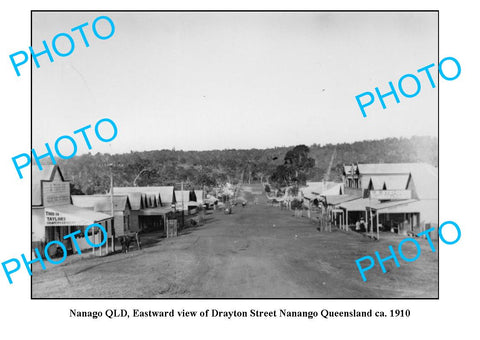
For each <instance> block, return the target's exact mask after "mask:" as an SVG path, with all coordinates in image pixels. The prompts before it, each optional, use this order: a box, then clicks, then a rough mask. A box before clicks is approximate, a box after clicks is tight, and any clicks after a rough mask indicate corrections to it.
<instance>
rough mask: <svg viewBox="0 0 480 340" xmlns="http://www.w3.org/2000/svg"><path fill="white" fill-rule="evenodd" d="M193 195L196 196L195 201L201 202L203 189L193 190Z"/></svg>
mask: <svg viewBox="0 0 480 340" xmlns="http://www.w3.org/2000/svg"><path fill="white" fill-rule="evenodd" d="M195 196H196V197H197V202H198V203H202V204H203V190H195Z"/></svg>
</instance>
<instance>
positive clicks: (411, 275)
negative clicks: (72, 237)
mask: <svg viewBox="0 0 480 340" xmlns="http://www.w3.org/2000/svg"><path fill="white" fill-rule="evenodd" d="M241 195H242V196H243V197H245V198H246V199H247V200H248V201H249V203H248V205H247V207H245V208H242V207H241V206H237V207H235V208H234V210H233V214H232V215H224V214H223V212H221V211H216V212H214V213H212V214H210V215H207V221H206V224H204V225H203V226H199V227H196V228H192V229H188V230H186V231H185V232H184V233H183V234H182V235H180V236H179V237H177V238H170V239H162V240H161V241H160V242H158V243H157V244H155V245H153V246H151V247H148V248H146V249H143V250H139V251H132V252H130V253H128V254H115V255H112V256H107V257H103V258H83V259H82V258H78V259H76V260H70V261H68V262H66V263H65V264H62V265H58V266H49V267H48V269H47V270H46V271H42V270H40V269H39V267H36V268H35V270H34V276H33V297H34V298H35V297H71V298H75V297H94V298H95V297H112V298H122V297H138V298H193V297H194V298H260V297H261V298H269V297H270V298H385V297H392V298H395V297H398V298H400V297H401V298H405V297H437V295H438V290H437V270H438V259H437V254H438V252H437V253H432V252H431V251H430V248H429V246H428V244H427V242H426V241H424V240H419V242H420V243H421V244H422V254H421V256H420V258H419V259H418V260H417V261H415V262H411V263H405V262H403V261H402V260H400V263H401V267H400V268H397V267H395V265H394V264H393V261H388V262H387V263H386V266H387V268H388V272H387V273H386V274H383V273H382V272H381V269H380V267H379V266H378V265H376V266H375V268H374V269H372V270H370V271H368V272H367V273H366V276H367V279H368V281H367V282H363V281H362V279H361V276H360V274H359V272H358V269H357V267H356V264H355V260H356V259H358V258H360V257H363V256H365V255H372V256H374V251H375V250H378V251H379V252H380V253H381V254H384V256H387V255H388V245H392V246H393V247H394V249H397V245H398V243H399V242H400V241H401V240H402V239H403V237H401V236H398V235H389V234H386V235H385V237H383V240H381V241H379V242H378V241H372V240H370V239H368V238H366V237H363V236H361V235H358V234H356V233H353V232H350V233H345V232H342V231H333V232H331V233H330V232H318V231H317V230H316V228H315V226H314V225H313V224H311V223H310V222H309V221H308V220H307V219H306V218H303V219H301V218H298V217H294V216H293V212H291V211H284V210H283V211H282V210H280V209H279V208H274V207H269V206H267V205H266V204H265V202H264V201H265V200H264V199H262V196H261V192H260V191H259V187H258V186H252V187H244V188H243V191H242V193H241ZM255 197H258V198H259V204H258V205H254V204H253V203H252V202H253V199H254V198H255ZM405 250H406V252H405V253H406V254H407V256H409V252H410V251H411V252H412V253H411V254H412V255H410V257H413V256H414V255H413V250H414V247H413V246H412V248H411V249H409V248H408V247H405ZM390 262H391V263H390Z"/></svg>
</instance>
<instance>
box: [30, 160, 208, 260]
mask: <svg viewBox="0 0 480 340" xmlns="http://www.w3.org/2000/svg"><path fill="white" fill-rule="evenodd" d="M43 168H44V169H43V170H42V171H39V170H38V169H37V168H33V169H32V246H33V248H38V249H43V248H44V246H45V244H47V243H48V242H50V241H53V240H59V241H62V242H63V243H64V244H65V246H66V248H67V249H68V250H69V251H71V252H75V247H74V245H73V244H71V242H72V241H71V239H67V240H64V239H63V237H64V236H65V235H68V234H70V233H72V232H74V231H76V230H81V231H82V233H79V234H78V235H77V236H78V237H76V241H77V243H78V245H79V247H80V249H81V250H84V249H87V248H90V247H91V246H89V245H88V243H87V242H86V240H85V239H84V236H83V235H84V233H83V232H84V231H85V228H86V227H88V226H89V225H91V224H93V223H97V224H100V225H102V226H103V227H104V228H105V230H106V231H107V233H108V235H109V241H108V242H107V243H106V245H105V249H104V250H103V251H102V250H101V252H98V253H99V254H102V253H108V251H109V249H110V248H112V249H113V244H114V237H118V236H122V235H127V234H132V233H136V232H140V231H160V232H166V230H167V226H168V225H171V224H174V225H175V228H176V227H177V224H180V225H181V224H183V221H184V218H185V216H188V215H192V214H195V213H196V211H197V209H198V207H199V205H201V204H203V197H204V192H203V190H174V187H173V186H157V187H114V188H113V193H109V194H104V195H71V194H70V181H67V180H65V178H64V177H63V174H62V172H61V170H60V168H59V167H58V165H49V166H44V167H43ZM177 222H179V223H177ZM90 230H91V231H90V233H91V235H90V240H91V241H92V242H94V240H95V239H96V238H98V240H100V237H101V235H99V234H95V233H98V230H97V231H96V230H95V229H94V228H92V229H90ZM94 243H95V242H94ZM98 243H100V242H98ZM52 248H53V247H50V248H49V250H50V249H52ZM55 251H56V249H52V252H55ZM49 255H52V256H53V255H55V254H54V253H52V254H49Z"/></svg>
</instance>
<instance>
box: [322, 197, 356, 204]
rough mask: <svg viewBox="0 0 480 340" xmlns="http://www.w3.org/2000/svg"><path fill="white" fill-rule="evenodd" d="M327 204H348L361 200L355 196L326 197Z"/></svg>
mask: <svg viewBox="0 0 480 340" xmlns="http://www.w3.org/2000/svg"><path fill="white" fill-rule="evenodd" d="M325 197H326V199H327V204H329V205H338V204H340V203H343V202H349V201H353V200H356V199H359V198H361V197H360V196H355V195H327V196H325Z"/></svg>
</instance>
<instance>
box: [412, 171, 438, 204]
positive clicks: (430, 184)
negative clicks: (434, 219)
mask: <svg viewBox="0 0 480 340" xmlns="http://www.w3.org/2000/svg"><path fill="white" fill-rule="evenodd" d="M407 188H408V189H410V190H412V192H413V194H414V197H415V198H418V199H421V200H438V168H435V167H434V166H432V165H429V164H419V165H418V166H416V167H415V168H412V170H411V176H410V178H409V181H408V187H407Z"/></svg>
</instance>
